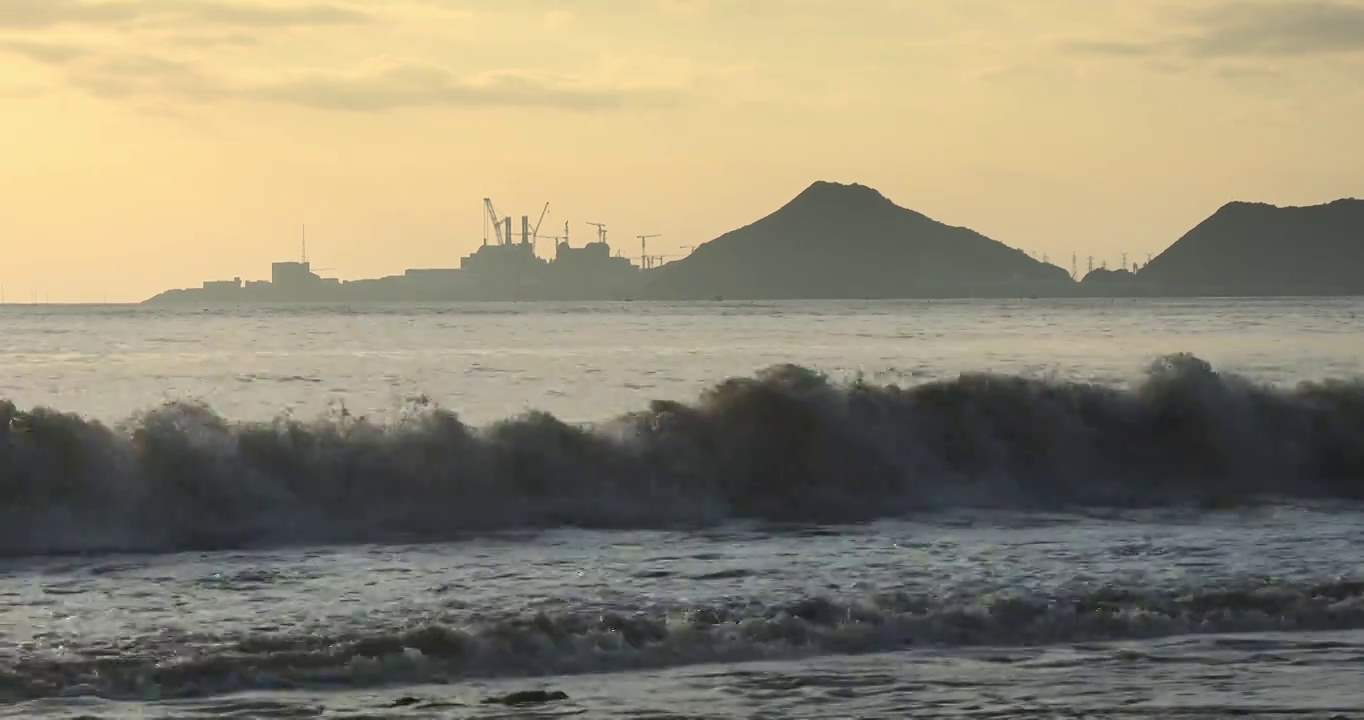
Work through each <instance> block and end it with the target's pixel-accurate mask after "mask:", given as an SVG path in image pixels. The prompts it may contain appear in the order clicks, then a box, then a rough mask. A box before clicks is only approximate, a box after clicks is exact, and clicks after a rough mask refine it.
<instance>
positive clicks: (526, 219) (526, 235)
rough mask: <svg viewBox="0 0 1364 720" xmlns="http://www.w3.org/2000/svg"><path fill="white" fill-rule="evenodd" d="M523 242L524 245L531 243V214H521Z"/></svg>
mask: <svg viewBox="0 0 1364 720" xmlns="http://www.w3.org/2000/svg"><path fill="white" fill-rule="evenodd" d="M521 244H522V245H529V244H530V216H529V215H522V216H521Z"/></svg>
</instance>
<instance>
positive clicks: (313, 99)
mask: <svg viewBox="0 0 1364 720" xmlns="http://www.w3.org/2000/svg"><path fill="white" fill-rule="evenodd" d="M243 95H244V96H245V97H250V98H252V99H258V100H265V101H270V102H276V103H284V104H290V105H298V106H302V107H309V108H315V109H321V110H345V111H354V112H378V111H385V110H395V109H401V108H413V107H465V108H478V107H528V108H529V107H539V108H558V109H565V110H580V111H588V110H608V109H612V108H617V107H620V106H622V105H627V104H635V103H644V102H647V101H649V100H651V99H653V100H658V99H661V97H653V98H651V93H649V92H648V91H647V90H641V91H635V90H629V89H622V88H612V87H608V86H595V85H592V84H590V83H587V82H585V81H583V80H580V79H575V78H570V77H555V76H549V75H544V74H540V73H534V72H528V71H499V72H492V73H484V74H481V75H474V76H463V75H459V74H457V73H454V72H451V71H450V70H447V69H445V68H441V67H439V66H435V65H427V64H422V63H415V62H387V63H383V64H380V65H379V66H377V67H372V68H370V69H368V70H366V71H364V72H360V73H354V74H349V75H310V76H305V77H299V78H296V79H293V80H289V81H285V82H280V83H275V84H271V85H265V86H260V87H254V88H250V89H248V90H246V91H244V93H243Z"/></svg>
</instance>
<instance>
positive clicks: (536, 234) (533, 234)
mask: <svg viewBox="0 0 1364 720" xmlns="http://www.w3.org/2000/svg"><path fill="white" fill-rule="evenodd" d="M548 212H549V203H545V208H544V209H543V210H541V211H540V219H539V220H536V221H535V226H534V227H532V228H531V229H530V248H531V249H530V251H531V253H532V254H534V253H535V245H536V243H538V242H539V241H540V223H542V222H544V221H545V213H548Z"/></svg>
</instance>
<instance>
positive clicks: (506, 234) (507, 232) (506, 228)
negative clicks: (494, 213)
mask: <svg viewBox="0 0 1364 720" xmlns="http://www.w3.org/2000/svg"><path fill="white" fill-rule="evenodd" d="M502 227H503V230H502V242H504V243H506V244H508V245H510V244H511V218H510V217H504V218H502Z"/></svg>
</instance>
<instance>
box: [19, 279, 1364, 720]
mask: <svg viewBox="0 0 1364 720" xmlns="http://www.w3.org/2000/svg"><path fill="white" fill-rule="evenodd" d="M1361 377H1364V300H1354V299H1331V300H1302V299H1277V300H1117V301H1108V300H1102V301H1018V302H997V301H989V302H983V301H982V302H791V303H732V302H725V303H694V304H671V305H670V304H649V303H620V304H585V305H550V304H506V305H495V304H486V305H459V306H455V305H447V306H432V307H418V306H385V307H365V308H357V307H330V306H309V307H256V308H216V309H215V308H209V309H205V308H197V307H196V308H181V309H166V308H142V307H118V306H106V307H60V306H46V305H36V306H16V305H0V609H2V610H3V612H0V716H5V717H68V718H77V717H80V718H144V717H166V718H170V717H175V718H196V717H203V718H218V717H234V718H245V717H253V718H254V717H261V718H309V717H326V718H389V717H393V718H437V717H441V718H444V717H451V718H461V717H479V718H481V717H558V716H570V715H573V716H576V715H582V716H585V717H605V718H633V719H644V718H651V719H660V720H661V719H662V718H784V717H794V718H830V717H867V718H898V717H908V716H913V717H931V718H987V717H988V718H1001V717H1038V718H1042V717H1046V718H1056V717H1118V718H1128V717H1172V716H1173V717H1226V716H1237V717H1246V716H1251V717H1254V716H1263V717H1322V718H1331V717H1364V682H1362V681H1361V680H1364V551H1361V547H1364V382H1361V381H1360V380H1359V378H1361ZM528 690H545V691H558V692H562V693H564V694H565V695H566V696H567V697H566V698H560V699H557V700H552V701H549V702H544V703H540V704H531V705H522V706H508V705H505V704H497V703H485V702H484V701H485V700H489V699H494V698H496V697H499V696H505V695H506V694H507V693H514V692H518V691H528Z"/></svg>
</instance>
